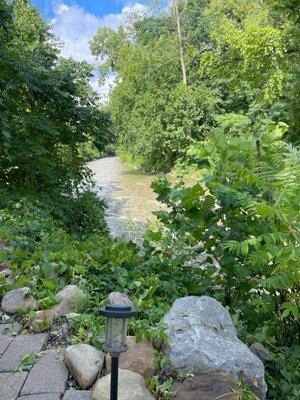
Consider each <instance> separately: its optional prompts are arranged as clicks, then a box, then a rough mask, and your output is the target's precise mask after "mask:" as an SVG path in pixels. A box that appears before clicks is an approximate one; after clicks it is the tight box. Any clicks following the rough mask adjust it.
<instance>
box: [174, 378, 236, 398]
mask: <svg viewBox="0 0 300 400" xmlns="http://www.w3.org/2000/svg"><path fill="white" fill-rule="evenodd" d="M237 389H238V387H237V383H236V380H235V379H233V378H232V377H231V376H230V375H228V374H226V373H224V372H212V373H209V374H201V375H199V376H194V377H189V378H186V379H185V380H184V381H183V382H175V383H174V384H173V386H172V390H174V391H175V392H176V395H175V397H174V400H215V399H224V400H238V394H237Z"/></svg>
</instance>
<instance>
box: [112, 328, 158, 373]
mask: <svg viewBox="0 0 300 400" xmlns="http://www.w3.org/2000/svg"><path fill="white" fill-rule="evenodd" d="M127 345H128V350H127V351H126V352H125V353H122V354H121V356H120V367H121V368H123V369H129V370H130V371H133V372H136V373H139V374H140V375H143V377H144V378H148V377H150V376H152V375H154V374H155V371H156V366H155V350H154V348H153V346H152V344H151V343H150V342H146V341H142V342H136V340H135V337H134V336H127ZM110 370H111V357H110V355H107V356H106V372H110Z"/></svg>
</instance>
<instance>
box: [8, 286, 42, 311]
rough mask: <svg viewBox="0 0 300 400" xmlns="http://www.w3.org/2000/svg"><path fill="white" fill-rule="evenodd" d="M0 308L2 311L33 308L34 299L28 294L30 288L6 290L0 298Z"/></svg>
mask: <svg viewBox="0 0 300 400" xmlns="http://www.w3.org/2000/svg"><path fill="white" fill-rule="evenodd" d="M1 308H2V310H3V311H4V312H8V313H14V312H20V313H22V312H24V311H26V310H34V309H35V308H36V301H35V299H34V297H33V296H31V295H30V289H29V288H28V287H23V288H20V289H15V290H11V291H10V292H7V293H6V295H5V296H4V297H3V299H2V304H1Z"/></svg>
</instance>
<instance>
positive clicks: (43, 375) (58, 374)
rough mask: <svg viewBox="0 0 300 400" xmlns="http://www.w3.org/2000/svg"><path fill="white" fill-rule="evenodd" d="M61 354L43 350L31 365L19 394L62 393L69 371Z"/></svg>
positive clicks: (56, 351) (57, 351)
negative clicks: (41, 354)
mask: <svg viewBox="0 0 300 400" xmlns="http://www.w3.org/2000/svg"><path fill="white" fill-rule="evenodd" d="M35 336H36V335H35ZM62 354H63V353H62V352H61V351H59V350H47V351H45V353H44V355H43V356H42V358H40V359H39V361H38V362H37V363H36V364H35V365H34V366H33V367H32V369H31V371H30V373H29V375H28V378H27V379H26V382H25V384H24V386H23V388H22V390H21V396H25V395H29V394H38V393H55V394H59V395H62V394H63V393H64V392H65V389H66V385H67V380H68V376H69V371H68V369H67V367H66V365H65V363H64V361H63V356H62Z"/></svg>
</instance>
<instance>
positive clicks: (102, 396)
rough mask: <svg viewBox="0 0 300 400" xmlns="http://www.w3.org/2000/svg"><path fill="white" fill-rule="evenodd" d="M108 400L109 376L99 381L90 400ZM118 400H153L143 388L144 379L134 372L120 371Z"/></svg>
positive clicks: (144, 387)
mask: <svg viewBox="0 0 300 400" xmlns="http://www.w3.org/2000/svg"><path fill="white" fill-rule="evenodd" d="M109 399H110V374H109V375H106V376H105V377H104V378H101V379H99V380H98V381H97V382H96V384H95V386H94V388H93V392H92V400H109ZM118 400H154V397H153V396H152V394H151V393H150V392H149V391H148V390H147V388H146V386H145V381H144V378H143V377H142V376H141V375H139V374H136V373H135V372H132V371H129V370H125V369H120V370H119V385H118Z"/></svg>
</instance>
